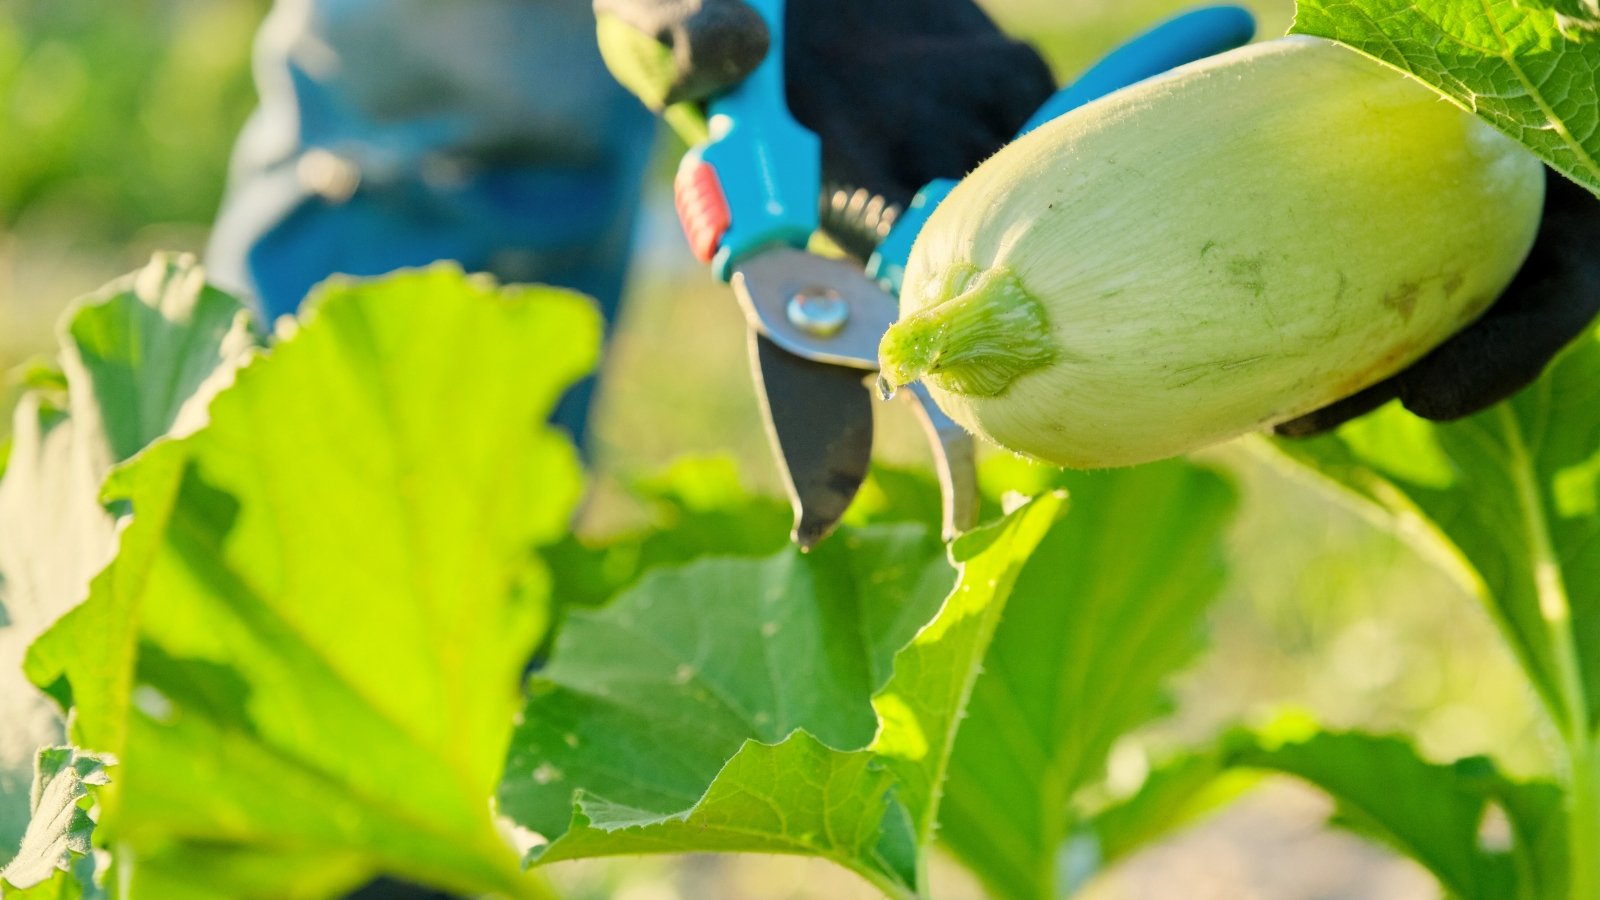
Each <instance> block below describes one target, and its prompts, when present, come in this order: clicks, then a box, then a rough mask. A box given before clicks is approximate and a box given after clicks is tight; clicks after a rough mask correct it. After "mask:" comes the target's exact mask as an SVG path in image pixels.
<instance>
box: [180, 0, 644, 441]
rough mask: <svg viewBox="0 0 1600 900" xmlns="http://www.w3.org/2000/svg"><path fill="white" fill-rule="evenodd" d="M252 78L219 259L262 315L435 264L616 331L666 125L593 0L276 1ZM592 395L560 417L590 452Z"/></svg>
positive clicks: (215, 264) (220, 269)
mask: <svg viewBox="0 0 1600 900" xmlns="http://www.w3.org/2000/svg"><path fill="white" fill-rule="evenodd" d="M256 80H257V83H258V86H259V89H260V93H261V106H260V108H259V110H258V111H257V112H256V114H255V115H254V117H253V118H252V119H251V120H250V122H249V124H248V125H247V126H246V128H245V130H244V132H243V134H242V135H241V136H240V139H239V143H238V146H237V147H236V149H235V153H234V159H233V171H232V177H231V183H230V185H229V190H228V194H227V198H226V199H225V201H224V203H223V209H222V212H221V214H220V215H219V218H218V222H217V227H216V230H215V232H214V234H213V237H212V242H211V247H210V250H209V253H208V264H209V267H210V271H211V274H212V277H213V279H214V280H216V281H217V283H218V284H220V285H221V286H223V287H226V288H230V289H232V290H236V291H239V292H241V293H242V294H243V295H245V296H247V297H249V298H250V299H251V302H252V303H254V304H256V307H257V310H258V312H259V313H260V314H261V315H262V317H263V318H264V319H266V320H268V321H270V320H271V319H274V318H277V317H278V316H280V315H284V314H286V313H293V312H294V311H295V310H296V308H297V307H298V306H299V304H300V302H301V300H302V299H303V298H304V297H305V295H306V293H307V292H308V291H309V289H310V288H311V287H312V286H313V285H315V284H316V283H317V282H319V281H321V280H322V279H324V278H326V277H327V276H329V275H331V274H334V273H346V274H351V275H377V274H382V273H384V272H388V271H391V270H394V269H397V268H403V267H407V266H418V265H425V264H428V263H431V262H434V261H436V260H441V259H453V260H457V261H459V262H460V263H461V264H462V265H463V266H464V267H466V268H467V269H468V270H469V271H485V272H490V273H493V274H494V275H496V276H497V277H499V278H500V279H501V280H503V281H508V282H510V281H516V282H543V283H547V284H557V285H561V286H564V287H570V288H575V289H577V290H580V291H583V292H585V293H587V294H590V295H591V296H593V297H595V298H596V299H597V300H598V301H599V303H600V306H601V309H602V310H603V312H604V313H605V315H606V317H607V320H608V321H610V320H613V319H614V318H615V314H616V309H617V303H618V298H619V296H620V294H621V291H622V281H623V275H624V271H625V268H626V260H627V256H628V253H629V250H630V237H631V233H632V230H633V222H634V218H635V212H636V208H637V201H638V197H639V191H640V180H641V174H642V171H643V169H644V166H645V163H646V161H647V158H648V155H649V152H650V145H651V142H652V135H653V128H654V126H653V122H652V120H651V118H650V116H649V115H648V114H647V113H646V112H645V110H644V109H643V108H642V107H641V106H640V105H639V104H638V102H637V101H635V100H634V99H633V98H632V97H630V96H628V95H627V94H626V93H625V92H624V91H623V90H622V89H621V88H620V87H618V86H617V85H616V84H615V83H614V81H613V80H612V78H611V77H610V75H609V74H608V73H607V72H606V70H605V67H604V65H603V63H602V62H601V59H600V54H599V51H598V49H597V48H596V44H595V37H594V20H593V16H592V13H591V12H590V4H589V0H449V2H439V0H278V2H277V3H276V5H275V6H274V8H273V10H272V13H271V14H270V15H269V17H268V19H267V22H266V24H265V25H264V26H263V28H262V30H261V33H260V35H259V36H258V39H257V44H256ZM592 390H593V385H592V383H590V384H586V385H583V386H580V387H579V388H576V389H574V391H573V392H572V394H571V395H569V396H568V397H567V399H566V400H565V401H563V405H562V409H561V410H560V411H559V412H558V414H557V417H556V419H557V422H558V423H559V424H562V425H564V426H566V427H567V428H569V429H570V430H571V431H572V432H573V434H574V435H576V436H578V437H579V438H580V439H581V437H582V435H583V431H584V428H583V425H584V422H585V420H586V418H587V410H588V405H589V397H590V394H591V392H592Z"/></svg>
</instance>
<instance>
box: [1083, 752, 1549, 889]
mask: <svg viewBox="0 0 1600 900" xmlns="http://www.w3.org/2000/svg"><path fill="white" fill-rule="evenodd" d="M1263 774H1282V775H1289V776H1293V777H1295V778H1298V779H1300V780H1302V781H1304V782H1306V783H1308V784H1310V785H1311V786H1313V787H1315V788H1318V789H1319V790H1321V791H1323V792H1325V793H1326V794H1328V795H1329V797H1331V798H1332V799H1333V801H1334V803H1335V811H1334V813H1333V816H1332V819H1331V823H1332V824H1333V825H1335V826H1337V827H1340V828H1343V829H1345V830H1348V831H1351V832H1353V833H1355V834H1358V835H1361V836H1362V837H1365V838H1368V839H1370V840H1374V841H1377V842H1378V843H1382V844H1384V845H1386V846H1388V847H1390V848H1391V849H1393V850H1395V851H1396V852H1398V853H1400V854H1401V855H1403V856H1405V857H1407V858H1409V859H1412V860H1414V861H1416V862H1417V863H1419V864H1421V865H1422V866H1424V867H1425V868H1427V869H1428V870H1429V871H1430V872H1432V873H1433V874H1434V876H1435V877H1437V878H1438V879H1439V881H1440V883H1441V884H1442V885H1443V886H1444V887H1445V889H1446V891H1447V892H1448V893H1449V895H1450V896H1452V897H1459V898H1461V900H1509V898H1521V900H1542V898H1552V897H1564V896H1566V895H1567V894H1566V891H1567V884H1566V840H1567V836H1566V828H1565V818H1564V814H1563V810H1562V802H1563V798H1562V792H1561V790H1560V789H1559V788H1558V787H1557V786H1555V785H1553V784H1549V783H1546V782H1517V781H1513V780H1511V779H1509V778H1507V777H1505V776H1504V775H1502V774H1500V773H1499V772H1498V771H1497V770H1496V769H1495V766H1494V764H1493V763H1492V762H1490V761H1489V760H1488V759H1486V758H1484V757H1471V758H1468V759H1463V760H1459V761H1457V762H1455V763H1451V764H1441V763H1432V762H1428V761H1426V760H1424V759H1422V758H1421V757H1420V756H1418V755H1417V752H1416V750H1415V748H1413V747H1412V745H1411V744H1410V743H1409V742H1408V741H1406V740H1403V739H1401V738H1395V737H1387V736H1381V735H1372V734H1364V733H1361V732H1325V731H1319V730H1317V728H1316V726H1315V725H1314V724H1313V723H1304V722H1296V723H1294V724H1293V725H1292V726H1291V727H1289V728H1283V727H1278V728H1271V729H1268V730H1267V731H1265V732H1260V731H1247V730H1243V729H1241V730H1238V731H1234V732H1232V733H1230V734H1228V735H1226V736H1224V737H1223V738H1222V739H1221V740H1220V741H1219V742H1218V743H1217V744H1216V745H1214V746H1212V747H1208V748H1205V749H1202V750H1198V751H1194V752H1191V753H1187V754H1184V755H1180V756H1178V757H1177V758H1175V759H1172V760H1169V761H1168V762H1166V763H1165V764H1163V765H1162V766H1161V767H1160V768H1158V769H1156V770H1155V771H1153V772H1152V773H1151V774H1150V776H1149V777H1148V778H1147V779H1146V780H1145V782H1144V784H1143V785H1142V786H1141V787H1140V788H1139V790H1138V791H1137V792H1135V793H1134V794H1132V795H1131V796H1128V797H1125V798H1121V799H1119V800H1117V801H1115V802H1113V803H1110V804H1107V805H1106V806H1105V807H1104V808H1102V809H1100V810H1098V811H1097V812H1096V814H1095V815H1094V816H1093V817H1092V818H1091V819H1090V820H1089V821H1088V823H1087V828H1086V829H1085V834H1084V835H1081V836H1080V839H1081V840H1084V841H1085V842H1087V843H1089V844H1091V845H1092V846H1091V848H1090V849H1091V855H1096V856H1098V857H1099V858H1100V859H1101V861H1102V862H1103V863H1104V864H1110V863H1112V862H1115V861H1117V860H1120V859H1122V858H1123V857H1125V856H1127V855H1128V854H1129V853H1130V852H1131V851H1133V850H1136V849H1137V848H1138V847H1139V846H1141V845H1144V844H1148V843H1149V842H1151V841H1152V840H1154V839H1156V838H1159V837H1161V836H1163V835H1165V834H1166V833H1168V832H1170V831H1172V830H1174V829H1175V828H1176V827H1180V826H1181V825H1183V824H1186V823H1188V822H1192V821H1194V820H1195V819H1198V818H1200V817H1201V816H1204V815H1207V814H1209V813H1211V812H1214V811H1215V810H1217V809H1218V808H1220V805H1221V804H1220V803H1218V802H1217V801H1218V800H1219V799H1220V800H1224V801H1225V800H1227V799H1231V798H1232V797H1234V796H1237V795H1238V794H1239V793H1240V792H1241V791H1242V790H1244V789H1247V788H1248V787H1249V786H1250V785H1251V784H1253V783H1254V781H1255V779H1256V778H1258V777H1259V776H1260V775H1263ZM1502 832H1503V833H1502Z"/></svg>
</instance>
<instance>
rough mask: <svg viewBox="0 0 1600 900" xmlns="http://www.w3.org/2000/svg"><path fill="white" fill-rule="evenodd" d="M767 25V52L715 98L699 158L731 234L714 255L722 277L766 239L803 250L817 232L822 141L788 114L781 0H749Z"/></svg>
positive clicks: (727, 234)
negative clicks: (716, 184)
mask: <svg viewBox="0 0 1600 900" xmlns="http://www.w3.org/2000/svg"><path fill="white" fill-rule="evenodd" d="M746 2H747V3H749V5H750V6H751V7H753V8H754V9H755V10H756V12H758V13H760V14H761V17H762V19H764V20H765V21H766V23H767V32H768V34H769V35H770V36H771V42H770V46H771V48H772V49H771V50H769V51H768V52H767V57H766V59H764V60H762V61H761V65H759V66H757V67H756V70H755V71H754V72H751V73H750V76H749V77H748V78H746V79H745V80H744V81H742V82H740V83H739V84H738V85H737V86H735V87H734V88H733V90H731V91H729V92H728V93H726V94H723V95H722V96H720V97H717V98H716V99H714V100H712V101H711V103H710V104H709V107H708V109H707V112H708V113H709V114H710V121H709V123H708V124H709V125H710V129H711V140H710V142H708V143H707V144H706V146H705V147H703V148H701V151H700V158H701V160H702V161H704V162H706V163H709V164H710V165H711V167H712V168H713V169H715V170H716V172H717V178H718V180H719V181H720V182H721V184H722V193H723V196H724V197H726V198H727V201H728V218H729V224H728V231H727V233H726V234H724V235H723V238H722V243H721V245H720V246H719V247H718V248H717V253H716V255H715V256H714V257H713V258H712V260H711V267H712V271H713V272H714V273H716V276H717V277H718V278H720V279H722V280H723V281H727V280H728V279H729V277H731V276H732V274H733V267H734V265H735V264H736V263H737V262H738V261H739V260H740V259H742V258H744V257H746V256H748V255H749V254H750V253H752V252H754V251H756V250H759V249H761V248H762V247H765V246H767V245H769V244H774V243H781V244H787V245H789V246H793V247H803V246H805V244H806V241H808V240H810V238H811V233H812V232H814V231H816V230H817V198H818V196H820V195H821V193H822V144H821V142H820V141H819V140H818V139H817V136H816V135H815V134H812V133H811V131H810V130H809V129H807V128H806V127H805V126H803V125H801V124H800V123H799V122H796V121H795V120H794V117H793V116H791V115H790V114H789V102H788V98H787V97H786V96H785V94H784V89H783V0H746Z"/></svg>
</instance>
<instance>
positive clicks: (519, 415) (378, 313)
mask: <svg viewBox="0 0 1600 900" xmlns="http://www.w3.org/2000/svg"><path fill="white" fill-rule="evenodd" d="M313 303H314V308H313V311H312V312H310V313H309V314H308V315H307V317H306V320H305V322H304V324H303V325H302V326H301V327H300V330H299V331H298V333H296V334H293V335H290V336H286V337H285V338H284V339H282V340H281V341H280V342H279V343H278V344H277V345H276V346H275V348H274V349H273V350H272V351H271V352H270V353H268V354H264V355H262V356H259V357H258V358H257V359H255V360H254V361H253V362H252V363H250V364H249V365H247V366H246V367H244V368H242V369H241V370H239V372H238V373H237V377H236V381H235V383H234V385H233V386H232V387H230V388H228V389H227V390H225V391H224V392H223V393H221V394H219V395H218V396H217V398H216V400H215V401H214V402H213V404H212V406H211V409H210V423H209V424H208V425H207V426H206V427H204V428H202V429H201V430H199V431H198V432H196V433H194V434H193V435H191V436H189V437H187V438H184V439H182V440H178V441H166V442H162V443H160V444H158V445H156V446H154V447H152V448H150V449H149V450H147V451H146V452H145V453H144V454H141V455H140V456H139V457H138V458H137V459H135V460H134V461H133V462H131V463H130V464H128V465H127V466H125V467H123V468H121V469H119V470H118V471H116V472H115V473H114V474H113V475H112V477H111V479H110V482H109V483H108V487H107V496H109V497H116V498H126V499H127V500H128V502H129V503H130V504H131V508H132V511H133V517H132V520H131V523H130V525H129V526H128V527H127V528H126V529H124V531H123V533H122V540H121V546H120V548H119V551H118V554H117V557H116V560H115V561H114V562H113V563H112V564H111V565H110V566H109V567H108V568H107V569H106V570H105V571H104V572H103V573H102V574H101V575H99V576H98V577H97V578H96V579H95V580H94V582H93V585H92V587H91V594H90V598H89V600H88V601H86V602H85V603H84V604H83V605H82V606H79V607H78V608H77V609H75V610H74V611H73V612H71V613H69V614H68V615H67V616H66V617H65V618H64V619H63V620H62V621H61V622H60V623H59V624H58V625H57V626H56V627H54V628H53V629H52V630H51V631H49V632H48V633H46V634H45V635H44V636H43V637H42V638H41V639H40V640H39V641H38V642H37V643H35V645H34V647H33V648H32V651H31V652H30V655H29V659H28V667H29V673H30V676H31V677H32V678H33V679H34V680H35V683H37V684H40V685H42V686H50V687H51V688H52V689H53V693H55V694H57V696H60V697H62V698H64V699H69V700H70V701H71V702H73V703H74V705H75V707H76V709H75V717H74V726H73V729H72V735H73V739H74V742H75V743H76V744H77V745H78V746H81V747H86V748H92V749H94V750H97V751H105V752H110V753H113V754H114V755H115V756H116V757H117V759H118V761H119V766H118V769H117V770H116V778H115V780H114V781H113V783H112V784H111V785H110V786H108V787H107V788H106V789H104V790H102V791H101V792H100V796H101V802H102V807H103V810H104V815H103V817H102V820H101V832H102V837H103V838H104V840H105V841H106V842H107V845H108V846H113V847H115V849H116V852H117V854H118V858H119V864H120V863H121V862H122V861H128V862H135V863H136V864H135V865H133V866H132V867H131V868H130V871H131V872H132V877H133V878H135V879H149V880H140V882H139V884H140V888H141V890H142V891H145V892H148V893H151V895H162V894H163V891H162V889H161V888H158V887H155V886H153V885H163V884H165V883H166V881H167V880H170V881H180V880H181V878H182V877H183V875H182V873H185V872H187V873H190V874H189V876H188V877H190V878H193V877H197V876H195V875H194V874H193V873H199V872H204V873H206V877H207V882H206V887H208V888H209V889H210V890H212V891H213V892H215V893H218V894H222V895H226V896H238V897H247V896H262V897H273V896H290V895H294V894H295V893H296V891H298V890H303V889H309V888H307V885H312V886H315V887H316V889H317V890H319V891H321V890H324V889H326V888H327V886H328V885H330V884H343V885H345V886H349V885H350V884H353V883H355V882H357V881H359V880H360V879H362V878H365V877H369V876H370V875H371V874H373V873H374V872H379V871H382V872H389V873H394V874H397V875H401V876H403V877H408V878H411V879H413V880H417V881H421V882H424V883H428V884H436V885H439V886H442V887H446V888H450V889H454V890H459V891H479V892H482V891H498V892H501V893H507V894H512V895H521V896H528V895H533V894H536V893H538V889H537V888H536V887H535V886H534V883H533V882H530V881H529V880H527V878H526V877H525V876H523V875H522V874H521V873H520V871H519V866H518V863H517V857H516V854H515V853H514V852H513V851H512V850H511V849H510V848H509V846H508V845H507V844H506V843H505V842H504V841H503V840H502V838H501V836H500V834H499V833H498V831H497V829H496V827H495V824H494V822H493V820H492V818H491V816H490V812H489V809H488V807H487V805H486V803H485V799H486V798H488V797H490V796H491V795H492V794H493V791H494V787H495V785H496V784H498V782H499V777H500V770H501V766H502V764H503V760H504V748H505V746H506V741H507V739H508V737H509V734H510V730H511V725H512V716H513V714H514V712H515V709H516V705H517V702H518V687H519V680H520V673H521V672H522V670H523V667H524V665H525V664H526V661H527V659H528V657H529V655H530V654H531V652H532V650H533V648H534V647H535V646H536V645H537V643H538V642H539V640H540V638H541V636H542V634H543V632H544V630H545V628H546V625H547V622H548V616H549V608H548V607H549V602H548V601H549V598H548V587H549V581H548V576H547V574H546V573H545V570H544V569H543V567H542V566H541V565H540V564H539V563H538V561H537V559H536V557H535V556H534V553H533V550H534V547H535V546H536V545H538V544H541V543H547V542H549V541H551V540H553V539H554V538H556V537H557V536H559V535H560V534H562V533H563V532H564V531H565V529H566V527H567V521H568V518H569V516H570V515H571V512H572V509H573V507H574V505H575V503H576V500H577V497H578V492H579V485H580V480H581V479H580V472H579V469H578V464H577V460H576V457H575V454H574V452H573V450H572V448H571V446H570V445H569V444H568V443H567V441H566V440H565V439H564V438H563V437H561V436H560V435H559V434H558V433H557V432H556V431H554V430H553V429H551V428H548V427H543V426H542V425H541V423H542V422H543V420H544V418H545V417H546V416H547V415H548V413H549V411H550V410H551V409H552V408H553V407H554V405H555V402H556V399H557V397H558V396H559V395H560V393H561V391H562V390H563V389H564V388H565V387H566V386H567V385H568V384H570V383H572V382H573V381H575V380H576V379H577V378H579V377H580V376H581V375H582V374H583V373H585V372H586V371H587V370H588V369H589V367H590V366H592V365H593V363H594V360H595V355H596V351H597V347H598V342H599V318H598V316H597V314H596V313H595V311H594V310H593V309H592V308H591V306H590V305H589V304H588V303H587V302H586V301H584V300H583V299H582V298H580V297H578V296H576V295H571V294H568V293H566V292H562V291H556V290H552V289H542V288H505V289H497V288H496V287H495V286H494V285H492V284H490V283H488V282H486V281H482V280H478V279H469V278H466V277H464V276H462V275H461V274H460V273H459V272H458V271H456V270H453V269H450V268H446V267H439V268H434V269H430V270H423V271H418V272H414V273H410V274H403V275H399V276H395V277H392V278H388V279H383V280H378V281H372V282H339V283H335V284H332V285H330V286H328V287H326V288H325V289H324V290H323V291H322V292H321V293H320V295H319V296H318V297H316V298H315V299H314V301H313ZM164 879H165V880H164Z"/></svg>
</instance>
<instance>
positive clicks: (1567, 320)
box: [1274, 169, 1600, 437]
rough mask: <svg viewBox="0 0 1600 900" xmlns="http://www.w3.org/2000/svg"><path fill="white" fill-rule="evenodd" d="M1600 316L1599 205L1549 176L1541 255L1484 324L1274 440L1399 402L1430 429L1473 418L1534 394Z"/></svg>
mask: <svg viewBox="0 0 1600 900" xmlns="http://www.w3.org/2000/svg"><path fill="white" fill-rule="evenodd" d="M1597 313H1600V198H1596V197H1595V196H1594V195H1593V194H1591V193H1589V192H1588V191H1587V190H1586V189H1584V188H1582V187H1579V186H1578V185H1577V184H1575V183H1573V182H1571V181H1569V180H1568V179H1566V178H1565V177H1563V176H1561V175H1559V174H1557V173H1556V172H1554V171H1552V170H1549V169H1547V170H1546V172H1545V201H1544V220H1543V221H1542V222H1541V223H1540V225H1539V236H1538V237H1537V238H1536V239H1535V240H1534V244H1533V250H1532V252H1530V253H1529V254H1528V259H1527V261H1526V262H1524V263H1523V264H1522V269H1521V270H1520V271H1518V272H1517V277H1516V278H1515V279H1513V280H1512V282H1511V285H1510V286H1509V287H1507V288H1506V290H1505V293H1503V294H1501V295H1500V299H1498V300H1496V301H1495V303H1494V305H1493V306H1491V307H1489V310H1488V312H1486V313H1484V314H1483V317H1482V318H1480V319H1478V320H1477V321H1476V322H1474V323H1472V324H1471V325H1468V326H1467V327H1466V328H1464V329H1462V330H1461V331H1460V332H1458V333H1457V334H1455V335H1454V336H1453V337H1451V338H1450V339H1449V340H1447V341H1445V342H1444V343H1443V344H1440V345H1439V346H1438V347H1436V348H1434V350H1433V351H1432V352H1430V353H1429V354H1428V355H1427V356H1424V357H1423V358H1422V359H1420V360H1417V361H1416V362H1415V363H1413V364H1412V365H1411V367H1410V368H1408V369H1406V370H1404V371H1402V372H1400V373H1399V374H1398V375H1395V376H1393V377H1391V378H1389V379H1388V380H1386V381H1380V382H1378V383H1377V384H1375V385H1373V386H1372V387H1369V388H1367V389H1366V390H1364V391H1361V392H1360V393H1357V394H1355V395H1353V396H1350V397H1347V398H1345V399H1343V400H1340V401H1338V402H1337V403H1333V404H1331V405H1329V406H1325V407H1323V408H1322V409H1319V410H1316V411H1315V412H1312V413H1308V414H1307V415H1304V416H1301V417H1300V418H1298V419H1291V420H1290V421H1288V422H1284V423H1283V424H1281V425H1279V426H1277V427H1276V428H1275V429H1274V431H1275V432H1276V433H1277V434H1280V435H1284V436H1287V437H1308V436H1310V435H1314V434H1320V433H1321V432H1324V431H1327V430H1329V429H1331V428H1334V427H1336V426H1338V425H1341V424H1343V423H1344V422H1347V421H1349V420H1351V419H1353V418H1355V417H1357V416H1360V415H1363V414H1365V413H1368V412H1371V411H1372V410H1374V409H1377V408H1378V407H1379V406H1382V405H1383V404H1385V403H1387V402H1389V401H1390V400H1394V399H1396V398H1398V399H1399V400H1400V402H1401V404H1402V405H1404V406H1405V408H1406V409H1408V410H1410V411H1411V412H1413V413H1416V414H1417V415H1419V416H1422V417H1423V418H1425V419H1433V420H1435V421H1448V420H1451V419H1459V418H1461V417H1463V416H1469V415H1472V414H1473V413H1475V412H1479V411H1481V410H1483V409H1485V408H1486V407H1489V406H1492V405H1494V404H1495V403H1498V402H1500V401H1501V400H1504V399H1506V398H1507V397H1509V396H1511V395H1512V394H1514V393H1516V392H1517V391H1519V390H1521V389H1523V388H1524V387H1527V386H1528V385H1529V384H1530V383H1531V382H1532V381H1533V380H1534V379H1535V378H1538V377H1539V373H1540V372H1542V371H1543V370H1544V367H1545V366H1546V365H1547V364H1548V363H1549V362H1550V359H1551V358H1552V357H1554V356H1555V355H1556V353H1557V352H1559V351H1560V350H1561V348H1562V347H1565V346H1566V345H1567V344H1568V343H1569V342H1571V341H1572V339H1573V338H1575V337H1577V336H1578V335H1579V334H1581V333H1582V332H1583V330H1584V329H1585V328H1587V327H1588V325H1589V323H1590V322H1592V321H1594V318H1595V315H1596V314H1597Z"/></svg>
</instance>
